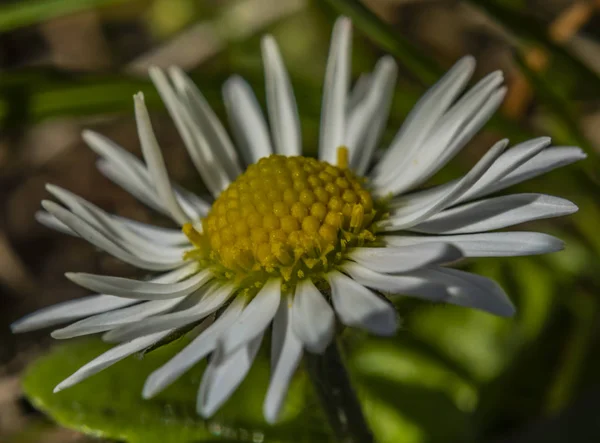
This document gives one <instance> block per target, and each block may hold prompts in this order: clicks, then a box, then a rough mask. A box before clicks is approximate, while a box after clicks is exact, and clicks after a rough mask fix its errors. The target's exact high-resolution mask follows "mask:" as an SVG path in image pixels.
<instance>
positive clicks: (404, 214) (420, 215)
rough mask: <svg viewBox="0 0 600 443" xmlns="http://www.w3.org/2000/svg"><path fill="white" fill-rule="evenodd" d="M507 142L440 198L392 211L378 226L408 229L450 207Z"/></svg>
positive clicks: (486, 155) (489, 152)
mask: <svg viewBox="0 0 600 443" xmlns="http://www.w3.org/2000/svg"><path fill="white" fill-rule="evenodd" d="M507 144H508V141H507V140H501V141H499V142H498V143H496V144H495V145H494V146H492V148H491V149H490V150H489V151H488V152H486V154H485V155H484V156H483V157H482V158H481V159H480V160H479V161H478V162H477V164H476V165H475V166H474V167H473V168H472V169H471V170H470V171H469V172H468V173H467V174H466V175H465V176H463V177H462V178H461V179H460V180H459V181H458V182H456V183H455V184H454V185H453V186H452V187H451V188H450V189H448V190H447V192H446V193H445V194H443V195H441V196H433V197H432V198H431V199H427V200H425V201H424V202H423V204H422V205H420V206H418V207H412V206H408V207H406V208H404V207H402V208H399V209H397V210H395V211H393V212H392V213H391V215H390V218H389V219H386V220H383V221H382V222H380V223H379V224H378V226H379V227H380V228H381V229H383V230H386V231H396V230H400V229H406V228H410V227H411V226H414V225H416V224H417V223H420V222H422V221H423V220H427V219H429V218H430V217H431V216H432V215H434V214H436V213H438V212H439V211H441V210H442V209H444V208H446V207H448V206H450V205H452V203H453V202H454V201H455V200H456V199H457V198H459V197H460V196H461V195H462V194H463V193H465V192H466V191H467V190H469V189H470V188H471V186H473V184H474V183H476V182H477V180H479V178H480V177H481V176H482V175H483V174H484V173H485V171H487V170H488V169H489V168H490V166H491V165H492V164H493V163H494V161H495V160H496V159H497V158H498V156H499V155H500V154H501V153H502V151H503V150H504V148H505V147H506V145H507Z"/></svg>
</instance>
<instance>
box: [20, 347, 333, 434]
mask: <svg viewBox="0 0 600 443" xmlns="http://www.w3.org/2000/svg"><path fill="white" fill-rule="evenodd" d="M186 342H187V341H186V339H183V340H180V341H179V342H177V343H173V344H171V345H167V346H164V347H162V348H160V349H157V350H155V351H153V352H151V353H149V354H146V355H145V356H144V357H143V359H141V360H140V359H139V358H135V357H130V358H128V359H125V360H123V361H121V362H119V363H117V364H115V365H114V366H111V367H110V368H107V369H105V370H104V371H102V372H100V373H99V374H96V375H94V376H93V377H91V378H89V379H87V380H84V381H83V382H81V383H80V384H78V385H76V386H74V387H72V388H69V389H66V390H65V391H61V392H59V393H58V394H53V393H52V390H53V388H54V386H55V385H56V384H57V383H58V382H60V381H61V380H63V379H64V378H66V377H67V376H69V375H70V374H71V373H72V372H74V371H75V370H76V369H78V368H79V367H80V366H82V365H83V364H85V363H87V362H88V361H89V360H91V359H93V358H95V357H96V356H98V355H99V354H101V353H102V352H104V351H106V350H107V349H108V348H109V347H110V346H108V345H106V344H103V343H101V342H100V341H98V340H84V341H72V342H70V343H68V344H66V345H63V346H58V347H56V348H54V349H53V350H52V351H51V352H50V353H49V354H48V355H47V356H45V357H43V358H41V359H40V360H39V361H38V362H36V363H35V364H34V365H32V366H31V367H30V368H29V370H28V372H27V374H26V376H25V378H24V381H23V386H24V390H25V393H26V395H27V396H28V397H29V398H30V400H31V401H32V403H33V404H34V406H36V407H37V408H38V409H40V410H42V411H44V412H46V413H47V414H48V415H50V416H51V417H52V418H53V419H54V420H56V421H57V422H58V423H59V424H61V425H63V426H65V427H68V428H72V429H75V430H78V431H81V432H84V433H86V434H91V435H95V436H98V437H104V438H112V439H118V440H124V441H127V442H132V443H138V442H139V443H142V442H143V443H153V442H157V443H158V442H160V443H162V442H178V443H185V442H198V441H207V440H208V441H213V440H214V441H216V440H219V439H222V438H225V439H230V440H235V439H241V440H250V441H252V439H255V440H258V441H262V440H263V439H267V440H268V441H282V442H283V441H294V442H296V441H306V442H314V441H325V440H326V439H327V436H328V434H327V433H326V432H325V431H324V427H323V425H322V423H323V422H322V420H321V419H320V416H318V415H317V414H318V412H319V410H318V408H306V407H305V392H306V379H305V377H304V375H303V373H302V372H299V373H298V374H297V376H296V377H295V379H294V381H293V382H292V385H291V388H290V391H289V393H288V397H287V401H286V405H285V408H284V411H283V413H282V417H281V421H280V424H278V425H276V426H273V427H271V426H268V425H267V424H266V423H265V422H264V420H263V418H262V402H263V399H264V395H265V392H266V388H267V384H268V377H269V370H268V364H269V363H268V359H267V358H266V355H264V353H259V356H258V357H257V359H256V361H255V363H254V365H253V367H252V370H251V371H250V373H249V374H248V376H247V377H246V379H245V381H244V382H243V383H242V385H241V386H240V387H239V388H238V390H237V391H236V393H235V394H234V395H233V396H232V397H231V398H230V399H229V401H228V402H227V403H226V404H225V405H224V406H223V407H222V408H221V409H220V410H219V412H218V413H217V414H216V416H215V417H214V418H212V419H210V420H208V421H205V420H203V419H202V418H201V417H200V416H198V415H197V414H196V407H195V402H196V392H197V390H198V387H199V385H200V380H201V377H202V373H203V371H204V367H205V363H204V362H202V363H199V364H198V365H196V366H195V367H194V368H192V369H191V370H190V371H189V372H188V373H186V374H185V375H183V376H182V377H181V378H180V379H179V380H177V381H176V382H175V383H174V384H173V385H172V386H170V387H169V388H168V389H166V390H165V391H164V392H163V393H161V394H159V395H158V396H157V397H156V398H154V399H151V400H143V399H142V397H141V392H142V386H143V384H144V380H145V379H146V377H147V376H148V375H149V374H150V373H151V372H152V371H153V370H155V369H157V368H158V367H159V366H161V365H162V364H164V363H165V362H166V361H167V360H168V359H169V358H171V357H172V356H173V355H174V353H175V352H176V351H177V350H179V349H181V347H182V346H183V345H184V344H186ZM301 412H302V414H301Z"/></svg>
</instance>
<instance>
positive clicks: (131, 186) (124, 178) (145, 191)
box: [96, 159, 169, 217]
mask: <svg viewBox="0 0 600 443" xmlns="http://www.w3.org/2000/svg"><path fill="white" fill-rule="evenodd" d="M96 168H97V169H98V171H100V173H101V174H102V175H103V176H105V177H106V178H107V179H109V180H110V181H111V182H113V183H115V184H116V185H118V186H120V187H121V188H123V189H124V190H125V191H127V192H128V193H129V194H131V195H133V196H134V197H135V198H136V199H138V200H139V201H141V202H142V203H143V204H145V205H146V206H148V207H149V208H152V209H154V210H155V211H156V212H158V213H160V214H164V215H166V216H167V217H168V216H169V214H168V212H167V210H166V209H165V208H164V207H163V205H162V204H161V203H160V202H159V201H158V196H157V195H155V192H154V189H152V187H151V186H150V185H144V186H140V185H138V184H137V183H135V182H133V181H131V180H130V175H129V172H128V171H127V170H125V169H122V168H120V167H119V166H117V165H116V164H115V163H112V162H109V161H107V160H104V159H100V160H98V161H97V162H96Z"/></svg>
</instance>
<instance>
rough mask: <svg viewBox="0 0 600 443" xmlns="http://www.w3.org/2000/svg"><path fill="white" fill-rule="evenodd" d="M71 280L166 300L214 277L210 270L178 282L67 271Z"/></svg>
mask: <svg viewBox="0 0 600 443" xmlns="http://www.w3.org/2000/svg"><path fill="white" fill-rule="evenodd" d="M65 275H66V276H67V278H68V279H69V280H71V281H72V282H74V283H76V284H78V285H79V286H83V287H84V288H87V289H90V290H92V291H97V292H103V293H107V294H110V295H117V296H119V297H125V298H134V299H139V300H166V299H169V298H177V297H182V296H184V295H188V294H191V293H192V292H194V291H195V290H197V289H198V288H200V287H202V286H203V285H204V284H206V283H207V282H208V281H210V280H211V279H212V278H213V275H212V273H211V272H210V271H209V270H203V271H200V272H198V273H196V274H194V275H193V276H191V277H190V278H188V279H187V280H184V281H180V282H177V283H156V282H149V281H140V280H134V279H130V278H123V277H110V276H106V275H95V274H86V273H83V272H67V273H66V274H65Z"/></svg>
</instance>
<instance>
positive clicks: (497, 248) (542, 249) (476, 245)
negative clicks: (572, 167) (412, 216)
mask: <svg viewBox="0 0 600 443" xmlns="http://www.w3.org/2000/svg"><path fill="white" fill-rule="evenodd" d="M383 240H384V241H385V242H386V243H387V244H388V245H391V246H408V245H417V244H422V243H429V242H448V243H452V244H453V245H455V246H457V247H458V248H460V250H461V251H462V252H463V255H464V256H465V257H514V256H522V255H535V254H546V253H548V252H556V251H560V250H562V249H563V248H564V243H563V241H562V240H560V239H558V238H556V237H553V236H551V235H548V234H542V233H540V232H514V231H513V232H491V233H483V234H465V235H436V236H400V235H398V236H396V235H386V236H383Z"/></svg>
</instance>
